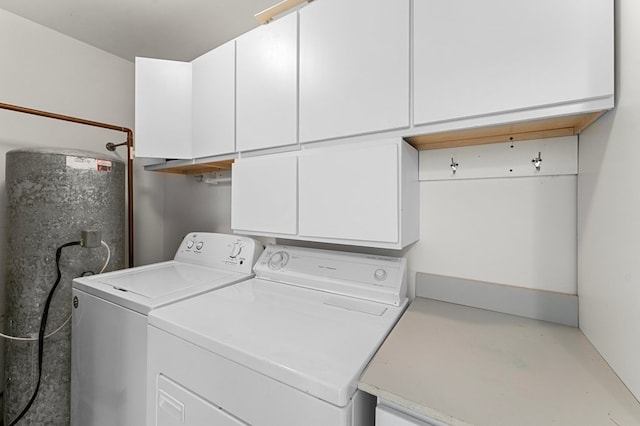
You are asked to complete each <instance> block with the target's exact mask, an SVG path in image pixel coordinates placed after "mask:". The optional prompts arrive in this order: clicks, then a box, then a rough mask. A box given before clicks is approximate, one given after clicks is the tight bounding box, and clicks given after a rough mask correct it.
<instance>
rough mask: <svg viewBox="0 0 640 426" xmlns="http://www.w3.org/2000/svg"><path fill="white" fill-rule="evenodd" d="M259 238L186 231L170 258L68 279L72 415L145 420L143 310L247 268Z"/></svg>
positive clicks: (125, 422) (90, 422)
mask: <svg viewBox="0 0 640 426" xmlns="http://www.w3.org/2000/svg"><path fill="white" fill-rule="evenodd" d="M262 250H263V246H262V245H261V244H260V243H259V242H257V241H255V240H253V239H251V238H246V237H241V236H235V235H225V234H214V233H190V234H188V235H187V236H186V237H185V238H184V240H183V241H182V243H181V244H180V247H179V248H178V251H177V252H176V255H175V257H174V260H171V261H167V262H161V263H156V264H152V265H146V266H140V267H135V268H131V269H125V270H120V271H115V272H109V273H105V274H100V275H94V276H89V277H83V278H76V279H75V280H73V288H72V295H73V318H72V334H71V336H72V337H71V423H72V424H73V425H78V426H98V425H105V426H106V425H109V426H113V425H118V426H129V425H131V426H140V425H144V424H145V423H146V419H145V402H146V395H145V393H146V369H147V367H146V360H147V315H148V313H149V312H150V311H152V310H153V309H156V308H158V307H160V306H165V305H168V304H170V303H174V302H176V301H179V300H183V299H186V298H189V297H193V296H196V295H199V294H202V293H205V292H208V291H212V290H215V289H218V288H221V287H224V286H227V285H230V284H234V283H237V282H239V281H242V280H246V279H248V278H251V277H252V276H253V271H252V269H253V265H254V264H255V262H256V260H257V258H258V256H259V255H260V253H262Z"/></svg>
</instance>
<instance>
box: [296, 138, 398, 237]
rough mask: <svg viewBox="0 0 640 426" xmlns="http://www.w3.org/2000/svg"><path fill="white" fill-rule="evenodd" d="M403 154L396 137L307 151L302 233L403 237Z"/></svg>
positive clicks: (301, 203) (303, 162) (303, 156)
mask: <svg viewBox="0 0 640 426" xmlns="http://www.w3.org/2000/svg"><path fill="white" fill-rule="evenodd" d="M398 155H399V153H398V145H397V144H395V143H390V144H382V145H380V144H367V143H363V144H357V145H354V146H352V147H348V148H346V147H345V148H342V149H339V148H335V147H334V148H317V149H309V150H306V151H303V153H302V154H301V155H300V158H299V165H300V170H299V178H300V180H299V181H300V195H299V209H300V212H299V213H300V215H299V229H300V235H301V236H303V237H304V236H306V237H318V238H335V239H345V240H361V241H372V242H390V243H395V242H398V240H399V217H398V215H399V200H400V195H399V180H398V179H399V177H398V176H399V173H398V171H399V170H398V168H399V167H398V164H399V162H398Z"/></svg>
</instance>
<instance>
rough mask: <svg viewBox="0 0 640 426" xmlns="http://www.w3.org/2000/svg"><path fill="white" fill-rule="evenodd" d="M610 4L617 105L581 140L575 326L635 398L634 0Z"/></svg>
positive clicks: (639, 39)
mask: <svg viewBox="0 0 640 426" xmlns="http://www.w3.org/2000/svg"><path fill="white" fill-rule="evenodd" d="M615 7H616V25H617V28H616V86H617V87H616V93H617V98H618V99H617V102H616V103H617V106H616V109H615V110H613V111H611V112H609V113H607V114H606V115H605V116H604V117H603V118H601V119H600V120H598V121H597V122H596V123H595V124H593V125H592V126H591V127H589V128H588V129H587V130H586V131H585V132H584V133H583V134H582V135H581V136H580V148H579V149H580V172H579V175H578V294H579V297H580V328H581V329H582V331H583V332H584V333H585V335H586V336H587V337H588V338H589V339H590V340H591V342H592V343H593V344H594V346H595V347H596V348H597V349H598V351H599V352H600V353H601V354H602V355H603V356H604V358H605V359H606V360H607V362H608V363H609V364H610V365H611V367H612V368H613V369H614V370H615V371H616V372H617V373H618V375H619V376H620V378H621V379H622V381H623V382H625V384H626V385H627V387H629V389H630V390H631V391H632V392H633V393H634V395H635V396H636V398H640V364H639V361H638V360H640V168H639V167H638V159H640V141H639V140H638V139H639V137H640V136H639V135H640V78H638V76H639V75H640V50H639V49H638V46H640V27H638V22H640V3H639V2H638V1H636V0H616V2H615Z"/></svg>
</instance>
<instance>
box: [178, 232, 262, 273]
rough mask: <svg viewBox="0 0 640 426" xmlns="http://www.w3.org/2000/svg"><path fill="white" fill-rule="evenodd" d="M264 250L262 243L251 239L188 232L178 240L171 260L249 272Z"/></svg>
mask: <svg viewBox="0 0 640 426" xmlns="http://www.w3.org/2000/svg"><path fill="white" fill-rule="evenodd" d="M263 249H264V246H263V245H262V243H260V242H259V241H257V240H254V239H253V238H248V237H243V236H238V235H228V234H217V233H211V232H191V233H189V234H187V235H186V236H185V237H184V239H183V240H182V242H181V243H180V246H179V247H178V251H177V252H176V255H175V257H174V260H178V261H181V262H187V263H194V264H198V265H202V266H207V267H214V268H221V269H227V270H237V271H238V272H243V273H252V271H253V265H254V264H255V262H256V261H257V259H258V257H259V256H260V254H261V253H262V250H263Z"/></svg>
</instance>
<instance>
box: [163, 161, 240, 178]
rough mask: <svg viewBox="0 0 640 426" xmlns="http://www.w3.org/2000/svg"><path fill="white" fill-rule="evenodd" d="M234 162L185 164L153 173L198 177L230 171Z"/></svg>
mask: <svg viewBox="0 0 640 426" xmlns="http://www.w3.org/2000/svg"><path fill="white" fill-rule="evenodd" d="M232 164H233V160H223V161H215V162H211V163H198V164H185V165H180V166H175V167H165V168H159V169H155V170H153V171H156V172H163V173H176V174H182V175H198V174H201V173H212V172H220V171H223V170H230V169H231V165H232Z"/></svg>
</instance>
